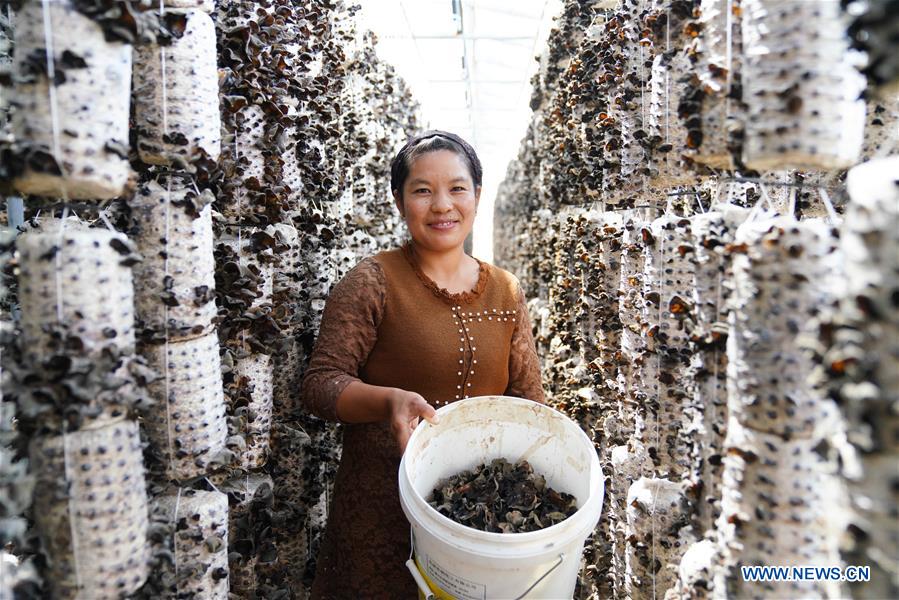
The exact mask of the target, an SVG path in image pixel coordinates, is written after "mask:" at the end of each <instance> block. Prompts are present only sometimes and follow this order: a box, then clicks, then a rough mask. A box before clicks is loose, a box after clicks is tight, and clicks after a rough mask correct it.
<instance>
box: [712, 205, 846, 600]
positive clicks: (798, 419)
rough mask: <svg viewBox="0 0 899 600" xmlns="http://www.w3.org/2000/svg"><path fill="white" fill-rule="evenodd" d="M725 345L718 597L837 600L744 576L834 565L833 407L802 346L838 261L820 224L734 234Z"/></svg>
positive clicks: (777, 225) (787, 223)
mask: <svg viewBox="0 0 899 600" xmlns="http://www.w3.org/2000/svg"><path fill="white" fill-rule="evenodd" d="M734 251H735V252H737V253H738V254H737V255H736V256H735V258H734V266H733V269H734V292H733V300H732V312H731V314H730V334H729V337H728V340H727V344H728V409H729V413H730V422H729V424H728V431H727V438H726V439H725V458H724V474H723V482H722V500H721V515H720V517H719V519H718V534H719V539H720V552H721V554H722V565H723V567H722V568H721V569H720V570H719V572H718V574H717V576H716V580H717V581H716V589H718V590H721V591H722V593H724V590H726V593H728V594H733V595H736V596H739V597H747V598H770V597H796V596H803V597H832V596H834V595H835V594H837V593H838V590H835V589H834V588H833V586H834V584H833V583H832V582H825V581H795V582H778V583H772V582H749V581H744V580H743V578H742V577H741V576H740V573H739V566H740V565H817V566H831V565H834V564H837V562H836V561H837V560H838V554H837V539H838V533H839V527H840V525H839V523H837V522H836V521H838V519H835V516H836V515H835V514H834V513H835V512H836V510H835V509H837V508H839V505H838V504H837V502H836V500H835V498H837V497H838V492H839V488H838V487H837V480H836V477H835V476H834V474H833V473H832V465H830V464H829V461H828V460H827V459H826V458H824V457H822V456H821V454H819V452H818V451H816V448H818V446H819V445H820V444H821V443H822V441H823V440H826V439H827V438H828V435H829V434H830V432H831V431H832V428H833V427H834V425H833V417H834V415H835V407H834V406H833V403H832V402H831V401H829V400H827V399H825V398H823V397H822V396H821V394H819V393H817V392H816V391H815V390H814V389H813V388H812V386H811V384H810V383H809V382H808V376H809V374H810V372H811V367H812V364H811V358H810V357H809V356H808V355H807V354H806V353H804V352H803V351H802V350H801V348H800V345H799V340H800V334H801V333H803V331H804V328H805V323H806V322H808V321H809V320H810V319H811V318H812V317H814V316H815V315H816V314H817V311H818V310H819V307H820V306H821V305H823V304H824V302H825V301H826V300H827V292H826V288H824V287H823V285H824V284H823V283H822V281H823V280H824V278H825V277H826V276H827V265H826V260H827V259H828V257H829V256H830V255H832V253H833V252H834V251H835V244H834V240H833V239H832V233H831V231H830V230H829V228H827V227H826V226H824V225H823V224H820V223H811V222H800V221H796V220H794V219H791V218H788V217H776V218H770V219H764V220H762V221H749V222H747V223H745V224H744V225H742V226H741V227H740V229H738V231H737V235H736V245H735V250H734Z"/></svg>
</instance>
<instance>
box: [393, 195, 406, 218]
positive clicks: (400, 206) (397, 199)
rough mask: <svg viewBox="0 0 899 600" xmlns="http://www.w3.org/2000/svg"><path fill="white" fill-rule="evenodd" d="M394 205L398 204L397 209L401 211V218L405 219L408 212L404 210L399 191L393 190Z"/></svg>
mask: <svg viewBox="0 0 899 600" xmlns="http://www.w3.org/2000/svg"><path fill="white" fill-rule="evenodd" d="M393 203H394V204H396V209H397V210H398V211H400V216H401V217H403V218H404V219H405V218H406V212H405V211H404V210H403V198H402V196H400V195H399V191H398V190H393Z"/></svg>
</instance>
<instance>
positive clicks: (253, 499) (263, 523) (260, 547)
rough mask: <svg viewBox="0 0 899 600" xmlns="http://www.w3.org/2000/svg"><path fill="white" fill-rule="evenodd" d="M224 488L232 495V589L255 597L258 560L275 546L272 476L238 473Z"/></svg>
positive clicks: (246, 596) (230, 502)
mask: <svg viewBox="0 0 899 600" xmlns="http://www.w3.org/2000/svg"><path fill="white" fill-rule="evenodd" d="M221 490H222V491H223V492H226V493H227V494H228V502H229V505H230V508H229V512H228V519H229V521H228V570H229V573H230V574H229V583H230V591H231V593H232V594H235V595H237V596H239V597H240V598H253V597H255V596H254V594H255V593H256V590H257V581H256V563H257V562H258V560H259V556H260V555H261V554H263V553H266V552H269V551H270V549H271V539H270V537H271V525H272V524H271V522H270V518H269V517H270V515H271V503H272V478H271V477H269V476H268V475H255V474H254V475H250V474H246V475H243V476H240V475H237V476H236V477H234V478H233V479H231V480H229V481H228V482H226V483H225V484H224V485H223V486H222V488H221Z"/></svg>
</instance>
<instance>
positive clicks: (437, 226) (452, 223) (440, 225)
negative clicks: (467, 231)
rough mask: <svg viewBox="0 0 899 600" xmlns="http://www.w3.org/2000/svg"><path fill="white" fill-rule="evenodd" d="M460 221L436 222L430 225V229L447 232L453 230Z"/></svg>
mask: <svg viewBox="0 0 899 600" xmlns="http://www.w3.org/2000/svg"><path fill="white" fill-rule="evenodd" d="M457 223H458V221H435V222H434V223H428V227H432V228H434V229H440V230H446V229H452V228H453V227H454V226H455V225H456V224H457Z"/></svg>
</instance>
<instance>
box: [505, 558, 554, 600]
mask: <svg viewBox="0 0 899 600" xmlns="http://www.w3.org/2000/svg"><path fill="white" fill-rule="evenodd" d="M563 562H565V555H564V554H559V560H558V561H556V564H554V565H553V566H551V567H550V568H549V571H547V572H546V573H544V574H543V575H541V576H540V579H538V580H537V581H535V582H534V583H532V584H531V587H529V588H528V589H526V590H525V591H524V593H523V594H521V595H520V596H518V597H517V598H515V600H521V599H522V598H524V597H525V596H527V595H528V594H529V593H531V590H532V589H534V588H535V587H537V584H538V583H540V582H541V581H543V580H544V579H546V578H547V577H549V574H550V573H552V572H553V571H555V570H556V569H557V568H558V567H559V565H561V564H562V563H563Z"/></svg>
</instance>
